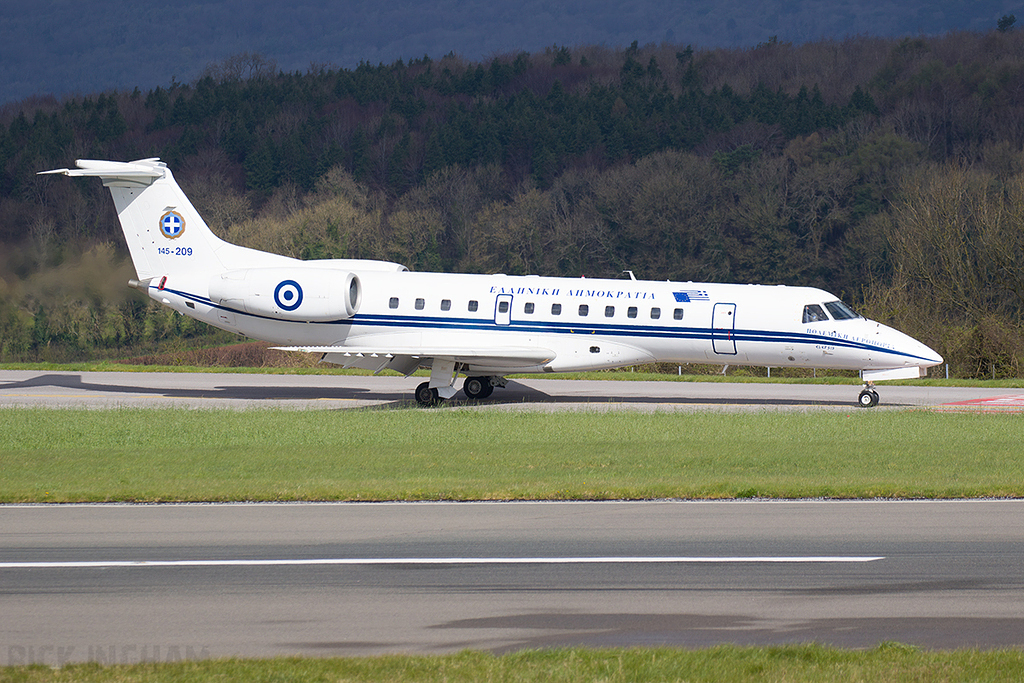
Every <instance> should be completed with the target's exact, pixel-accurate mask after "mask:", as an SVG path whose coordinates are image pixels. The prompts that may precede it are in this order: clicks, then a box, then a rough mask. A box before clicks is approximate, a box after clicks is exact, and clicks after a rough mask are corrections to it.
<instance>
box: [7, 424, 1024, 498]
mask: <svg viewBox="0 0 1024 683" xmlns="http://www.w3.org/2000/svg"><path fill="white" fill-rule="evenodd" d="M1022 435H1024V416H1020V415H1001V414H995V415H993V414H960V413H957V414H939V413H935V412H929V411H907V412H895V411H864V410H860V409H857V408H851V409H850V410H849V411H843V412H829V413H780V412H765V413H756V414H729V413H718V412H698V413H654V414H636V413H615V412H612V413H588V412H569V413H565V412H560V413H556V414H549V413H533V412H513V413H504V412H502V413H498V412H485V411H466V410H448V409H439V410H427V411H425V410H414V409H409V410H394V409H371V410H343V411H332V412H327V411H276V410H259V411H256V410H253V411H243V412H237V411H227V410H223V411H221V410H187V409H173V410H159V409H138V408H124V409H117V410H103V411H92V410H60V411H55V410H48V409H21V408H5V409H0V502H5V503H15V502H74V501H228V500H509V499H524V500H530V499H553V500H573V499H649V498H695V499H707V498H734V497H739V498H751V497H775V498H815V497H830V498H874V497H896V498H918V497H921V498H958V497H982V496H996V497H1024V458H1021V457H1020V453H1021V442H1022V438H1021V437H1022Z"/></svg>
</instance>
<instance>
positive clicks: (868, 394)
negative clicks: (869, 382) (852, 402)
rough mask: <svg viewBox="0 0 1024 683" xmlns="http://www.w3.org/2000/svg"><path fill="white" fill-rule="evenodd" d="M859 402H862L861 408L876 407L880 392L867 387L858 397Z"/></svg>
mask: <svg viewBox="0 0 1024 683" xmlns="http://www.w3.org/2000/svg"><path fill="white" fill-rule="evenodd" d="M857 403H859V404H860V407H861V408H874V407H875V406H877V405H878V392H877V391H872V390H870V389H865V390H864V391H862V392H860V396H858V397H857Z"/></svg>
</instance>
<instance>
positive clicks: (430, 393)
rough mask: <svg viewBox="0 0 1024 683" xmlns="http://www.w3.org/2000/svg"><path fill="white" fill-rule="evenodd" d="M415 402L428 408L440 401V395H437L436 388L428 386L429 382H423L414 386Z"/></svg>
mask: <svg viewBox="0 0 1024 683" xmlns="http://www.w3.org/2000/svg"><path fill="white" fill-rule="evenodd" d="M416 402H417V403H419V404H420V405H421V406H423V407H424V408H429V407H430V406H436V405H437V404H438V403H440V402H441V397H440V396H439V395H438V393H437V389H431V388H430V382H424V383H423V384H421V385H419V386H418V387H416Z"/></svg>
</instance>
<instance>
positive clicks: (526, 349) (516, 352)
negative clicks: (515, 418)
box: [272, 346, 556, 366]
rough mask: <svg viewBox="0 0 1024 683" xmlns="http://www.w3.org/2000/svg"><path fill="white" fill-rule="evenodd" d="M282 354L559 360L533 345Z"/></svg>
mask: <svg viewBox="0 0 1024 683" xmlns="http://www.w3.org/2000/svg"><path fill="white" fill-rule="evenodd" d="M272 348H274V349H277V350H278V351H300V352H302V353H328V354H332V355H337V356H339V357H342V358H353V359H356V358H380V360H381V362H382V363H386V362H387V361H388V360H389V359H392V358H395V357H407V358H415V359H427V358H441V359H445V360H452V361H455V362H456V363H481V362H499V363H502V362H513V363H514V364H517V365H518V364H522V365H524V366H526V365H543V364H544V363H548V362H550V361H552V360H554V358H555V355H556V354H555V352H554V351H552V350H550V349H541V348H537V347H532V346H485V347H476V346H473V347H459V346H415V347H381V346H274V347H272Z"/></svg>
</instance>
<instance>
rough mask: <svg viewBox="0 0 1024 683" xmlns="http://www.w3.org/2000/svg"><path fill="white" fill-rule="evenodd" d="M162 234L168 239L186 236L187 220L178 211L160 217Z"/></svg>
mask: <svg viewBox="0 0 1024 683" xmlns="http://www.w3.org/2000/svg"><path fill="white" fill-rule="evenodd" d="M160 232H161V233H163V236H164V237H166V238H167V239H171V240H173V239H177V238H179V237H181V236H182V235H183V234H185V219H184V218H182V217H181V214H180V213H178V212H177V211H168V212H167V213H165V214H164V215H163V216H160Z"/></svg>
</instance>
